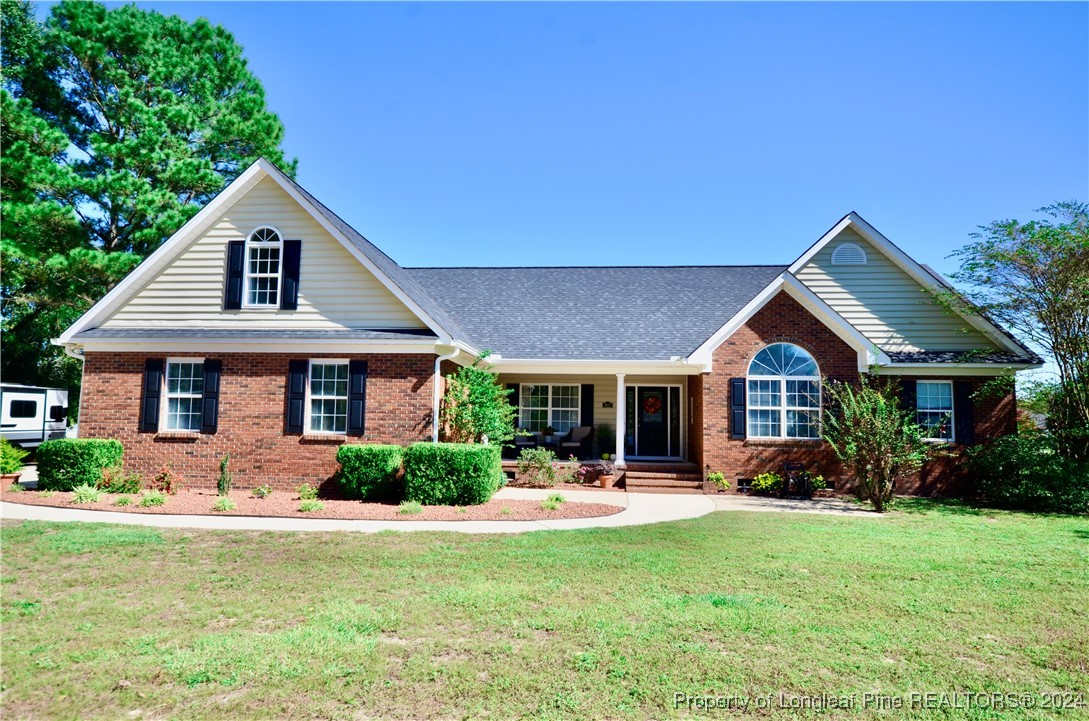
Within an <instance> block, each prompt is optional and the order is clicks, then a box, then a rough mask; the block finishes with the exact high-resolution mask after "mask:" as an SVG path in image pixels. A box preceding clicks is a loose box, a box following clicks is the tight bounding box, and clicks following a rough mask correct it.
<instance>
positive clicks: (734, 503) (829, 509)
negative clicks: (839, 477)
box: [708, 493, 883, 518]
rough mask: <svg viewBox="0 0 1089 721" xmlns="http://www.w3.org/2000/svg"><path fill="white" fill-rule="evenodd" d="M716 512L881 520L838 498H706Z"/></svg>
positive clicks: (732, 496) (861, 507)
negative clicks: (748, 512)
mask: <svg viewBox="0 0 1089 721" xmlns="http://www.w3.org/2000/svg"><path fill="white" fill-rule="evenodd" d="M708 498H710V499H711V500H712V501H713V502H714V504H715V510H716V511H774V512H779V513H821V514H825V515H833V516H864V517H866V518H882V517H883V516H882V514H880V513H874V512H873V511H871V510H870V509H869V508H867V507H866V506H863V505H860V504H858V503H852V502H851V501H845V500H843V499H840V498H814V499H812V500H809V501H805V500H801V499H793V498H768V497H766V496H742V495H735V494H732V493H725V494H722V495H713V496H708Z"/></svg>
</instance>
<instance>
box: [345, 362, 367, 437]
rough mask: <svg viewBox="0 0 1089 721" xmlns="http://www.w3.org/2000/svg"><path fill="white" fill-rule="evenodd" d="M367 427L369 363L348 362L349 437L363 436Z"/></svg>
mask: <svg viewBox="0 0 1089 721" xmlns="http://www.w3.org/2000/svg"><path fill="white" fill-rule="evenodd" d="M366 426H367V361H365V360H353V361H348V435H350V436H361V435H363V433H364V432H365V431H366Z"/></svg>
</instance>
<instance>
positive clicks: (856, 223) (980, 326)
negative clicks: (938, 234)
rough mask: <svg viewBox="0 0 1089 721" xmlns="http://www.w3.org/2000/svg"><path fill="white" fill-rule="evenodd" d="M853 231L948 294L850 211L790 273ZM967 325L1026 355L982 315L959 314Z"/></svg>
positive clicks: (919, 279) (931, 275)
mask: <svg viewBox="0 0 1089 721" xmlns="http://www.w3.org/2000/svg"><path fill="white" fill-rule="evenodd" d="M848 227H850V228H852V229H853V230H854V231H855V232H856V233H858V234H859V235H861V236H862V237H863V238H864V239H865V240H866V241H868V242H869V243H870V245H872V246H873V247H874V248H876V249H877V250H879V251H880V252H881V253H883V254H884V255H885V257H887V258H888V259H889V260H891V261H892V262H893V263H895V264H896V265H897V266H899V267H900V269H901V270H903V271H904V272H905V273H907V274H908V275H909V276H911V277H912V278H913V279H914V280H915V282H917V283H919V284H920V285H922V286H923V287H924V288H926V289H927V290H930V291H935V290H945V289H948V288H949V286H947V285H946V284H945V283H943V282H941V281H939V280H938V279H937V278H936V277H935V274H934V273H933V272H930V271H928V270H927V269H926V268H924V267H923V266H921V265H920V264H919V263H918V262H916V261H915V260H914V259H913V258H912V257H911V256H909V255H908V254H907V253H905V252H904V251H902V250H900V248H899V247H897V246H896V244H895V243H893V242H892V241H891V240H889V239H888V238H886V237H885V236H884V235H882V234H881V233H880V232H879V231H878V230H877V229H876V228H874V227H873V226H872V225H870V224H869V223H867V222H866V221H865V220H863V218H862V217H861V216H860V215H858V213H855V212H854V211H851V212H850V213H848V214H847V215H845V216H843V218H842V219H841V220H840V221H839V222H838V223H836V224H835V225H834V226H832V229H831V230H829V231H828V232H827V233H825V234H824V235H822V236H821V237H820V239H818V240H817V242H816V243H814V244H813V245H811V246H810V247H809V249H808V250H806V251H805V252H804V253H802V254H801V255H800V256H799V257H798V259H797V260H795V261H794V262H793V263H791V265H790V267H789V268H788V269H787V272H789V273H791V274H796V273H798V271H800V270H801V269H802V268H804V267H805V266H806V265H807V264H808V263H809V262H810V261H811V260H813V257H814V256H815V255H816V254H817V253H819V252H820V251H821V250H822V249H823V248H824V247H825V246H826V245H828V243H830V242H831V241H832V240H833V239H834V238H835V237H836V236H838V235H839V234H840V233H842V232H843V231H844V230H845V229H846V228H848ZM957 315H959V316H960V317H961V318H962V319H963V320H964V321H965V322H967V323H969V324H971V325H972V326H973V327H974V328H975V329H976V330H978V331H979V332H980V333H982V334H983V335H985V336H987V338H989V339H990V340H992V341H994V342H995V343H997V344H998V345H1000V346H1002V347H1004V348H1005V349H1006V350H1009V351H1010V352H1012V353H1017V354H1018V355H1024V354H1025V349H1024V348H1022V347H1021V346H1020V345H1019V344H1018V343H1017V342H1015V341H1014V340H1013V339H1012V338H1010V337H1009V336H1008V335H1007V334H1006V333H1005V332H1004V331H1003V330H1002V329H1001V328H999V327H998V326H996V325H994V324H993V323H991V322H990V321H989V320H987V319H986V318H984V317H982V316H979V315H974V314H972V315H964V314H961V313H957Z"/></svg>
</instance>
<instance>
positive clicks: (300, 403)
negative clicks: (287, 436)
mask: <svg viewBox="0 0 1089 721" xmlns="http://www.w3.org/2000/svg"><path fill="white" fill-rule="evenodd" d="M307 366H308V364H307V362H306V361H305V360H293V361H289V362H288V364H287V414H286V424H285V425H286V431H287V432H288V433H302V432H303V420H304V412H305V410H306V409H305V405H306V371H307Z"/></svg>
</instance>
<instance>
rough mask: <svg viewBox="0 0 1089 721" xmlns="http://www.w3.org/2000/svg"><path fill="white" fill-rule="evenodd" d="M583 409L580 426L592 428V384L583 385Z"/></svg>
mask: <svg viewBox="0 0 1089 721" xmlns="http://www.w3.org/2000/svg"><path fill="white" fill-rule="evenodd" d="M581 405H582V408H581V413H580V415H581V416H582V419H581V420H580V425H584V426H592V425H594V385H593V384H592V383H583V384H582V403H581Z"/></svg>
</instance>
